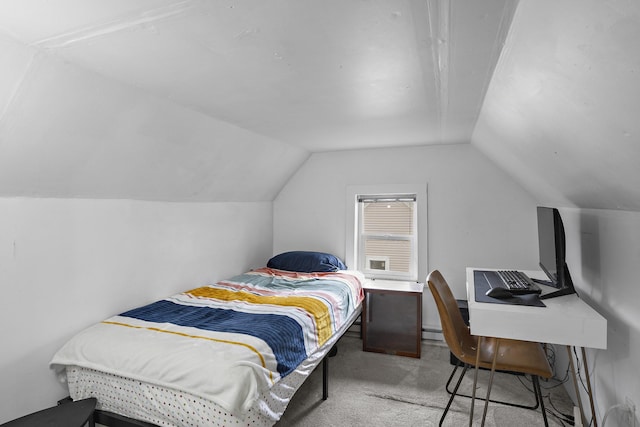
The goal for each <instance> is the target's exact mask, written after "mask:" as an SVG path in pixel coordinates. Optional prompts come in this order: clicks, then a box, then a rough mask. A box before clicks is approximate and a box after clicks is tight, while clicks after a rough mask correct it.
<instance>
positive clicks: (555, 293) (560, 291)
mask: <svg viewBox="0 0 640 427" xmlns="http://www.w3.org/2000/svg"><path fill="white" fill-rule="evenodd" d="M575 293H576V290H575V289H573V286H571V287H569V286H565V287H564V288H561V289H558V290H557V291H553V292H549V293H548V294H544V295H540V296H539V298H540V299H549V298H555V297H561V296H563V295H571V294H575Z"/></svg>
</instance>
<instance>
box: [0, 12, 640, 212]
mask: <svg viewBox="0 0 640 427" xmlns="http://www.w3.org/2000/svg"><path fill="white" fill-rule="evenodd" d="M585 3H589V4H588V5H587V6H583V5H584V4H585ZM638 9H639V7H638V6H637V4H636V3H634V2H629V1H622V0H619V1H609V2H601V1H598V0H589V1H582V0H563V1H559V2H558V1H551V0H521V1H520V2H518V1H514V0H482V1H476V0H459V1H458V0H322V1H318V0H273V1H263V0H240V1H238V0H216V1H206V0H135V1H133V0H110V1H106V0H89V1H87V0H58V1H56V2H49V1H45V0H3V1H2V2H0V196H37V197H98V198H100V197H104V198H134V199H150V200H186V201H234V200H272V199H273V198H274V197H275V195H276V194H277V192H278V191H279V189H280V188H281V187H282V185H284V183H285V182H286V181H287V179H288V178H289V177H290V176H291V174H292V173H294V172H295V170H297V168H299V167H300V165H301V164H302V163H303V162H304V161H305V159H306V158H307V157H308V156H309V155H310V154H311V153H313V152H318V151H327V150H345V149H360V148H375V147H390V146H408V145H428V144H449V143H473V144H476V145H477V146H478V147H479V148H480V149H481V150H483V151H484V152H486V153H487V155H488V156H490V157H491V158H493V159H494V160H495V161H496V163H497V164H498V165H500V166H501V167H503V168H504V169H506V170H508V171H509V172H510V173H512V174H513V175H514V177H515V179H518V180H519V181H521V182H522V183H523V185H524V186H526V187H527V188H529V189H530V190H531V191H532V192H533V193H535V194H538V195H539V198H540V199H541V200H545V199H547V200H549V201H550V202H557V203H563V204H569V205H576V206H585V207H610V208H615V209H631V210H640V193H639V192H640V190H638V189H636V184H638V185H637V187H639V188H640V181H639V177H640V175H639V174H638V172H636V171H635V169H636V168H635V166H636V165H635V163H636V162H633V161H631V160H630V159H634V160H637V159H638V154H640V152H639V148H638V145H639V144H638V136H637V135H639V134H640V129H638V123H639V121H638V120H636V119H635V117H636V116H637V115H634V113H637V112H638V107H639V105H640V104H639V101H638V99H640V96H637V95H639V93H638V91H640V87H639V86H640V85H639V84H638V77H639V76H638V74H637V73H638V72H639V69H638V67H637V65H638V59H639V56H640V55H639V53H638V50H639V49H638V43H639V42H638V41H637V40H639V39H640V37H638V36H640V32H639V30H638V23H639V19H638ZM613 61H615V63H613ZM563 118H564V119H563ZM596 135H597V136H596ZM607 147H608V148H607ZM611 149H612V150H611ZM608 156H613V157H608ZM607 158H609V160H607ZM514 159H515V161H514ZM576 160H577V166H578V168H577V169H575V170H573V171H565V170H563V169H562V167H563V165H564V164H566V163H567V162H570V161H573V162H574V163H575V162H576ZM518 163H522V165H519V164H518ZM517 166H524V168H517ZM612 167H614V168H615V171H616V172H615V173H614V172H613V171H612V169H611V168H612ZM596 170H597V172H596ZM620 173H621V174H622V177H621V176H618V174H620ZM620 181H622V182H620ZM629 183H631V184H629ZM605 193H606V194H607V195H603V194H605Z"/></svg>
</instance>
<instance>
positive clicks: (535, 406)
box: [445, 359, 540, 409]
mask: <svg viewBox="0 0 640 427" xmlns="http://www.w3.org/2000/svg"><path fill="white" fill-rule="evenodd" d="M456 360H458V362H459V363H458V364H457V365H455V366H454V367H453V371H451V375H449V379H448V380H447V384H446V386H445V389H446V390H447V393H448V394H452V393H453V391H451V390H449V386H450V385H451V380H453V377H454V375H455V374H456V371H457V370H458V368H459V367H460V366H462V365H464V362H462V361H460V360H459V359H456ZM469 367H472V366H471V365H468V366H467V368H469ZM481 369H482V368H481ZM487 370H488V369H487ZM496 372H503V373H507V374H513V375H524V374H521V373H519V372H516V373H512V372H508V371H496ZM457 396H461V397H466V398H468V399H471V397H472V396H469V395H468V394H457ZM534 396H535V399H536V400H535V403H534V404H533V405H525V404H521V403H513V402H505V401H503V400H494V399H489V402H491V403H499V404H501V405H507V406H512V407H515V408H522V409H538V406H540V400H539V399H538V395H537V394H536V393H534ZM476 399H479V400H485V399H484V398H482V397H476Z"/></svg>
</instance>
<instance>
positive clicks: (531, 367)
mask: <svg viewBox="0 0 640 427" xmlns="http://www.w3.org/2000/svg"><path fill="white" fill-rule="evenodd" d="M474 338H475V341H476V346H475V347H476V348H477V343H478V341H479V342H480V362H479V364H478V367H480V368H486V369H491V366H492V362H493V354H494V353H495V351H496V345H497V346H498V355H497V357H496V365H495V369H496V370H498V371H513V372H521V373H525V374H530V375H537V376H539V377H542V378H550V377H551V376H552V375H553V371H552V369H551V366H550V365H549V362H548V360H547V355H546V354H545V351H544V348H543V346H542V345H541V344H539V343H535V342H529V341H519V340H511V339H506V338H501V339H500V340H498V339H496V338H493V337H483V338H482V339H481V340H478V339H477V338H478V337H474ZM498 341H499V343H498ZM476 348H473V349H468V350H467V351H464V352H463V353H459V354H456V353H454V355H455V356H456V357H457V358H458V359H460V360H461V361H463V362H464V363H467V364H469V365H475V364H476V354H475V353H476Z"/></svg>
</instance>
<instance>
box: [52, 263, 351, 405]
mask: <svg viewBox="0 0 640 427" xmlns="http://www.w3.org/2000/svg"><path fill="white" fill-rule="evenodd" d="M362 281H363V277H362V276H361V275H360V273H357V272H351V271H340V272H335V273H291V272H285V271H281V270H274V269H269V268H262V269H258V270H254V271H251V272H248V273H245V274H242V275H239V276H236V277H233V278H231V279H229V280H224V281H220V282H218V283H216V284H215V285H209V286H204V287H200V288H196V289H192V290H189V291H187V292H183V293H180V294H176V295H173V296H171V297H169V298H165V299H163V300H160V301H157V302H154V303H152V304H149V305H146V306H143V307H139V308H136V309H133V310H129V311H127V312H124V313H122V314H120V315H118V316H114V317H111V318H109V319H107V320H105V321H103V322H101V323H98V324H96V325H94V326H92V327H89V328H88V329H86V330H84V331H82V332H80V333H79V334H78V335H76V336H75V337H73V338H72V339H71V340H70V341H69V342H67V343H66V344H65V345H64V346H63V347H62V348H61V349H60V350H59V351H58V352H57V353H56V355H55V356H54V357H53V359H52V361H51V366H52V368H53V369H55V370H56V371H57V372H59V373H60V374H61V375H64V369H65V367H66V366H70V365H71V366H80V367H83V368H89V369H96V370H99V371H102V372H106V373H110V374H114V375H120V376H124V377H128V378H133V379H136V380H140V381H144V382H147V383H150V384H156V385H158V386H162V387H168V388H172V389H176V390H182V391H185V392H189V393H192V394H194V395H197V396H201V397H204V398H207V399H209V400H211V401H213V402H215V403H217V404H218V405H220V406H222V407H223V408H225V409H226V410H228V411H229V412H231V413H233V414H242V413H244V412H245V411H246V410H248V409H249V408H250V407H251V405H252V404H253V402H254V401H255V399H257V397H258V395H259V394H260V393H261V392H263V391H264V390H265V389H267V388H269V387H271V386H272V385H273V384H275V383H276V382H277V381H279V380H280V379H281V378H284V377H285V376H286V375H288V374H289V373H290V372H292V371H293V370H294V369H295V368H296V367H297V366H298V365H299V364H300V363H301V362H302V361H303V360H305V359H306V358H308V357H309V355H311V354H313V353H314V352H315V351H316V350H317V349H319V348H320V347H321V346H322V345H323V344H324V343H325V342H327V340H329V339H330V338H331V336H332V335H333V334H334V333H335V332H336V331H338V330H339V329H340V328H341V327H342V326H343V325H344V323H345V322H346V321H347V319H349V318H350V317H352V314H353V313H354V311H356V310H358V309H359V307H360V304H361V301H362V299H363V291H362Z"/></svg>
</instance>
